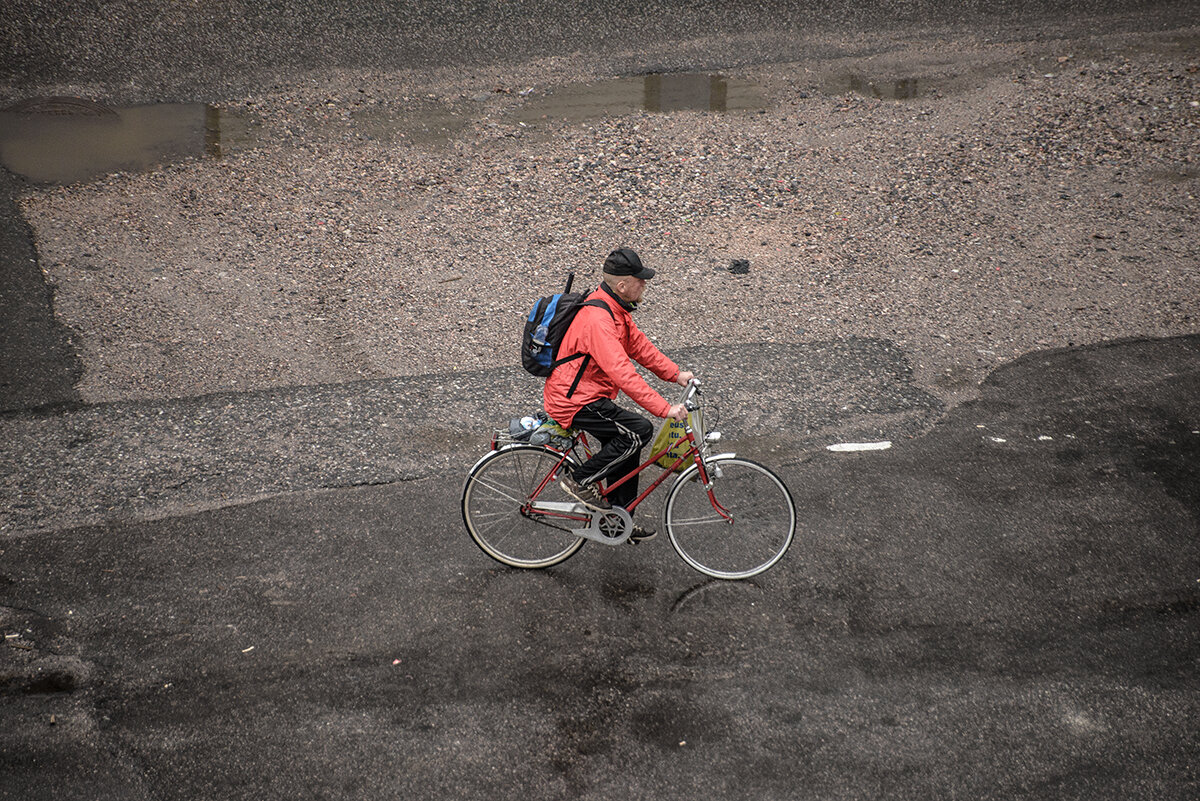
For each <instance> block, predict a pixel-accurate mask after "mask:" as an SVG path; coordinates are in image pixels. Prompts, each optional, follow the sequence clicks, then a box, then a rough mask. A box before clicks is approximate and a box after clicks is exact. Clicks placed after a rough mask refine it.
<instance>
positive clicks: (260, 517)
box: [0, 336, 1200, 801]
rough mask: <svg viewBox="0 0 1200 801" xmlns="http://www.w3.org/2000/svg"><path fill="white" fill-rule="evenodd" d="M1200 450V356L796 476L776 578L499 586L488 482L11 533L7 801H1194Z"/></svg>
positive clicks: (1057, 359) (1066, 381)
mask: <svg viewBox="0 0 1200 801" xmlns="http://www.w3.org/2000/svg"><path fill="white" fill-rule="evenodd" d="M1198 457H1200V337H1195V336H1192V337H1182V338H1177V339H1172V340H1165V341H1153V342H1125V343H1114V344H1109V345H1102V346H1095V347H1089V348H1082V349H1072V350H1064V351H1055V352H1046V353H1035V354H1030V355H1028V356H1026V357H1024V358H1022V359H1020V360H1018V361H1016V362H1014V363H1013V364H1011V365H1009V366H1007V367H1005V368H1004V369H1002V370H1000V371H997V372H996V373H995V374H993V375H992V376H991V377H990V378H989V379H988V380H987V381H986V382H985V383H984V385H983V386H982V387H981V397H980V399H979V400H977V401H973V402H969V403H966V404H963V405H960V406H958V407H957V408H955V409H953V410H951V411H950V412H949V413H948V415H947V416H946V417H944V418H943V419H942V420H941V421H940V422H938V423H937V425H936V426H934V427H933V428H932V430H930V431H929V432H928V433H926V434H924V435H923V436H919V437H917V438H914V439H911V440H906V441H903V442H899V443H898V444H897V445H896V446H895V447H893V448H892V449H891V450H887V451H882V452H871V453H862V454H833V453H827V452H823V451H819V452H814V453H813V454H811V455H810V457H809V458H807V459H806V460H804V461H801V462H799V463H796V464H793V465H791V466H790V467H786V468H784V469H783V471H782V472H783V475H784V477H785V479H786V481H787V482H788V483H789V485H790V486H791V488H792V490H793V492H794V494H795V495H796V498H797V501H798V504H799V506H800V508H801V510H802V513H801V517H802V521H803V525H802V529H801V532H800V535H799V537H798V540H797V542H796V544H795V545H794V546H793V548H792V550H791V551H790V552H789V554H788V556H787V557H786V558H785V560H784V561H783V562H782V563H781V564H780V565H779V566H777V567H776V568H775V569H773V570H772V571H770V572H769V573H767V574H765V575H764V576H762V577H761V578H760V579H757V580H755V581H753V582H742V583H721V582H707V581H705V580H703V577H701V576H699V575H698V574H696V573H693V572H691V571H690V570H689V569H688V568H687V567H686V566H685V565H684V564H683V562H682V561H680V560H679V559H678V558H677V557H676V556H675V555H674V552H673V551H672V550H671V547H670V545H669V543H668V542H666V541H665V538H663V537H661V536H660V537H659V538H658V539H657V540H655V541H654V542H653V543H649V544H647V545H644V546H638V547H636V548H635V547H629V546H625V547H622V548H619V549H609V548H603V547H600V546H589V547H586V548H584V549H583V550H582V551H581V552H580V553H579V554H577V555H576V556H575V557H574V558H573V559H571V560H570V561H568V562H567V563H565V564H564V565H562V566H560V567H558V568H555V569H553V570H549V571H545V572H519V571H513V570H509V569H506V568H503V567H500V566H499V565H497V564H495V563H492V562H491V561H490V560H489V559H488V558H487V557H485V556H484V555H483V554H482V553H481V552H479V551H478V550H477V549H476V548H475V547H474V546H473V544H472V543H471V542H470V540H469V539H468V537H467V536H466V534H465V532H464V531H463V529H462V524H461V521H460V520H459V517H458V507H457V502H458V492H459V487H460V478H461V471H458V470H455V471H447V472H445V473H443V474H440V475H437V476H433V477H429V478H425V479H419V480H413V481H401V482H396V483H392V484H383V485H378V486H361V487H354V488H347V489H340V490H325V491H312V492H304V493H290V494H284V495H281V496H279V497H275V498H272V499H267V500H263V501H260V502H256V503H250V504H246V505H240V506H235V507H230V508H226V509H220V510H214V511H208V512H202V513H197V514H185V515H182V516H178V517H170V518H166V519H163V520H159V521H150V522H134V523H128V524H123V525H108V526H96V527H83V528H73V529H58V530H54V531H48V532H28V533H26V534H19V535H16V536H10V537H8V538H6V539H5V540H3V544H2V548H3V551H2V553H0V615H2V617H0V624H2V626H3V629H4V632H5V637H6V639H5V643H4V646H3V648H2V649H0V660H3V661H0V693H2V695H0V698H2V703H0V724H2V725H0V776H2V777H3V780H2V781H0V798H4V799H22V801H26V800H31V801H34V800H37V799H51V798H53V799H63V798H81V799H82V798H87V799H106V798H113V799H116V798H120V799H140V798H146V799H150V798H154V799H174V798H178V799H189V800H190V799H208V798H212V799H218V798H219V799H236V798H247V799H249V798H254V799H263V798H296V797H300V798H347V799H350V798H354V799H360V798H412V797H426V798H430V797H432V798H468V797H489V798H522V799H540V798H584V799H586V798H606V799H611V798H648V797H657V798H694V797H721V798H753V799H763V798H883V797H886V798H922V799H924V798H953V797H969V798H1022V799H1024V798H1045V799H1064V798H1088V799H1094V798H1126V799H1184V798H1195V797H1196V796H1197V794H1198V792H1200V776H1198V774H1197V770H1198V769H1197V766H1198V765H1200V743H1198V742H1197V737H1196V724H1195V721H1196V720H1197V718H1198V715H1200V681H1198V680H1200V584H1198V583H1197V581H1198V579H1200V573H1198V567H1197V566H1198V565H1200V536H1198V535H1200V458H1198ZM464 467H465V466H464ZM13 635H16V636H13Z"/></svg>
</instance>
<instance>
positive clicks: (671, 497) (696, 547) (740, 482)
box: [663, 456, 796, 579]
mask: <svg viewBox="0 0 1200 801" xmlns="http://www.w3.org/2000/svg"><path fill="white" fill-rule="evenodd" d="M707 465H708V470H709V473H710V476H711V477H712V481H713V495H714V497H715V498H716V499H717V501H718V503H720V504H721V506H722V507H724V509H725V510H726V511H728V512H729V513H730V514H731V515H732V517H733V521H732V522H730V521H729V520H727V519H725V518H724V517H722V516H721V515H720V513H719V512H717V510H716V509H715V508H714V507H713V505H712V503H711V501H710V500H709V497H708V491H707V490H706V489H705V487H704V484H703V482H701V480H700V469H699V468H698V467H697V466H696V465H692V466H691V467H689V468H688V469H687V470H685V471H683V473H681V474H680V475H679V478H678V479H676V481H675V483H674V484H673V485H672V486H671V490H670V492H669V493H668V494H667V500H666V503H665V504H664V507H663V523H664V524H665V526H666V529H667V535H668V536H669V538H670V540H671V545H672V546H674V548H675V550H676V552H678V554H679V556H680V557H681V558H682V559H683V561H685V562H687V563H688V564H689V565H691V566H692V567H693V568H695V569H696V570H698V571H700V572H701V573H704V574H705V575H707V576H712V577H713V578H720V579H746V578H750V577H751V576H757V575H758V574H759V573H762V572H763V571H764V570H767V569H768V568H770V567H771V566H772V565H774V564H775V563H776V562H778V561H779V560H780V559H782V558H783V555H784V554H785V553H786V552H787V549H788V547H789V546H791V544H792V539H793V538H794V537H795V534H796V504H795V502H794V501H793V500H792V494H791V493H790V492H789V491H788V488H787V486H786V485H785V484H784V483H783V481H782V480H781V479H780V478H779V476H777V475H776V474H775V473H773V472H772V471H771V470H770V469H769V468H767V467H765V466H763V465H761V464H759V463H758V462H754V461H751V460H750V459H740V458H738V457H736V456H717V457H714V458H712V459H710V460H708V462H707ZM718 470H719V475H714V474H715V473H716V472H717V471H718Z"/></svg>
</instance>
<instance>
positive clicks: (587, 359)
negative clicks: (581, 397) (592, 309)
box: [551, 299, 617, 398]
mask: <svg viewBox="0 0 1200 801" xmlns="http://www.w3.org/2000/svg"><path fill="white" fill-rule="evenodd" d="M579 306H580V307H581V308H582V307H583V306H599V307H600V308H601V309H604V310H605V311H606V312H608V316H609V317H612V319H613V320H616V319H617V318H616V317H614V316H613V313H612V309H610V308H609V307H608V304H607V303H605V302H604V301H602V300H599V299H597V300H586V301H584V302H583V303H580V304H579ZM575 313H576V314H578V313H579V312H578V310H576V312H575ZM571 322H574V320H572V321H571ZM576 359H583V362H582V363H581V364H580V365H579V371H578V372H576V373H575V380H574V381H572V382H571V388H570V389H568V390H567V397H568V398H569V397H571V396H572V395H574V394H575V390H576V389H578V388H579V381H580V379H582V378H583V371H584V370H586V369H587V366H588V363H589V362H591V360H592V354H590V353H573V354H571V355H570V356H568V357H567V358H565V359H558V360H556V361H555V362H554V365H553V367H551V369H554V367H558V366H559V365H560V364H566V363H567V362H571V361H574V360H576Z"/></svg>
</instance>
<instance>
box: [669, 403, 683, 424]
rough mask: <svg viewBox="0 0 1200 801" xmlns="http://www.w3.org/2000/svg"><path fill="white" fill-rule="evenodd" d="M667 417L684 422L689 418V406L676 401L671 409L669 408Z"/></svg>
mask: <svg viewBox="0 0 1200 801" xmlns="http://www.w3.org/2000/svg"><path fill="white" fill-rule="evenodd" d="M667 417H668V418H669V419H671V420H678V421H680V422H683V421H684V420H686V419H687V407H686V406H684V405H683V404H682V403H676V404H675V405H674V406H672V407H671V408H670V409H667Z"/></svg>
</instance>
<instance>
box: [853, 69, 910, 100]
mask: <svg viewBox="0 0 1200 801" xmlns="http://www.w3.org/2000/svg"><path fill="white" fill-rule="evenodd" d="M917 83H918V80H917V79H916V78H897V79H896V80H894V81H893V80H888V81H882V80H881V81H874V80H870V79H868V78H863V77H862V76H861V75H851V76H850V77H849V84H850V91H851V92H855V93H857V94H860V95H866V96H867V97H874V98H878V99H879V100H912V99H913V98H915V97H916V96H917Z"/></svg>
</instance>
